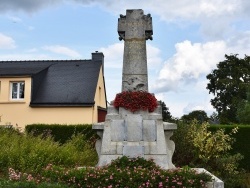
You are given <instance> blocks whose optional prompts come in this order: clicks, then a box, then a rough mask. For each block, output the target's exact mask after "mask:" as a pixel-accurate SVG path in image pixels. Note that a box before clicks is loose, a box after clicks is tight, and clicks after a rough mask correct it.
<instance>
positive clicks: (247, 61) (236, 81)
mask: <svg viewBox="0 0 250 188" xmlns="http://www.w3.org/2000/svg"><path fill="white" fill-rule="evenodd" d="M225 58H226V60H224V61H222V62H219V64H218V65H217V69H215V70H213V71H212V73H210V74H208V75H207V79H208V80H209V83H208V85H207V89H208V90H209V93H213V94H214V95H215V97H214V99H212V100H211V104H212V105H213V106H214V108H215V109H216V110H217V112H218V114H219V117H220V122H221V123H231V122H237V118H236V112H237V107H238V103H239V102H240V101H242V100H245V99H246V89H247V87H248V86H249V83H250V56H247V55H246V56H245V58H243V59H239V58H238V57H237V55H225Z"/></svg>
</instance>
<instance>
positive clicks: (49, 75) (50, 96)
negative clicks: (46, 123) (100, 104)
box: [0, 53, 103, 106]
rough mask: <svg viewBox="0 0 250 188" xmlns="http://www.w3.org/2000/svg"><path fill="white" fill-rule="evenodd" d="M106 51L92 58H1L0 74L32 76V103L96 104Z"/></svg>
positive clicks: (31, 104)
mask: <svg viewBox="0 0 250 188" xmlns="http://www.w3.org/2000/svg"><path fill="white" fill-rule="evenodd" d="M102 64H103V54H102V53H93V54H92V59H91V60H62V61H60V60H56V61H7V62H6V61H0V77H13V76H31V77H32V92H31V103H30V106H93V105H94V103H95V101H94V97H95V91H96V87H97V82H98V76H99V72H100V70H101V65H102Z"/></svg>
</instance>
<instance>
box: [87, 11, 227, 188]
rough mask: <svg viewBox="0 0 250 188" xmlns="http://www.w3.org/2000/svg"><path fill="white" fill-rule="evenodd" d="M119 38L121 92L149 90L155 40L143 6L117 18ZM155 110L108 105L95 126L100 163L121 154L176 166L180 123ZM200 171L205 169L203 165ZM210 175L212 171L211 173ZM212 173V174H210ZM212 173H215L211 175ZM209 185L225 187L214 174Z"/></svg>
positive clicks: (149, 17) (167, 166)
mask: <svg viewBox="0 0 250 188" xmlns="http://www.w3.org/2000/svg"><path fill="white" fill-rule="evenodd" d="M118 35H119V40H124V54H123V70H122V87H121V89H122V92H138V91H140V92H149V91H148V70H147V51H146V40H148V39H150V40H152V35H153V27H152V17H151V15H150V14H147V15H144V12H143V10H141V9H132V10H127V11H126V15H120V18H119V19H118ZM156 106H157V107H156V108H155V109H154V111H152V112H149V110H137V111H131V110H129V109H126V108H123V107H118V108H117V107H115V105H114V102H111V105H110V106H109V107H108V113H107V115H106V119H105V122H102V123H97V124H94V125H93V127H92V128H93V129H94V130H96V131H97V134H98V135H99V136H100V140H98V141H97V142H96V150H97V153H98V157H99V161H98V164H97V166H105V165H108V164H110V163H111V162H112V160H115V159H117V158H119V157H122V156H127V157H129V158H136V157H143V158H145V159H153V160H154V162H155V163H156V164H157V165H159V166H160V167H161V168H163V169H171V168H175V166H174V164H173V163H172V156H173V153H174V150H175V144H174V142H173V141H172V140H171V139H170V137H171V136H172V135H173V132H174V130H176V129H177V125H176V124H174V123H168V122H163V120H162V109H161V106H160V104H159V103H158V104H157V105H156ZM197 171H198V172H206V173H209V172H208V171H206V170H205V169H203V168H199V169H197ZM209 174H210V173H209ZM210 175H212V174H210ZM212 176H213V175H212ZM213 178H214V181H213V182H210V183H208V184H207V186H208V187H209V188H212V187H215V188H223V187H224V183H223V182H222V181H221V180H220V179H218V178H217V177H215V176H213Z"/></svg>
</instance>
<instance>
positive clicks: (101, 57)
mask: <svg viewBox="0 0 250 188" xmlns="http://www.w3.org/2000/svg"><path fill="white" fill-rule="evenodd" d="M92 61H96V62H99V61H101V62H102V73H103V75H104V55H103V53H102V52H98V51H95V52H94V53H92Z"/></svg>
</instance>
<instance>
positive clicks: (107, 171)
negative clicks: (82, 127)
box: [10, 157, 211, 188]
mask: <svg viewBox="0 0 250 188" xmlns="http://www.w3.org/2000/svg"><path fill="white" fill-rule="evenodd" d="M126 164H127V165H126ZM12 173H14V172H12ZM22 178H23V179H27V175H26V176H23V177H22ZM32 178H33V179H32V181H35V182H49V183H53V182H58V183H60V184H64V185H65V184H66V185H67V186H68V187H94V188H95V187H124V188H125V187H176V188H177V187H199V188H200V187H205V184H206V182H208V181H211V176H210V175H208V174H205V173H200V174H197V173H196V172H195V171H194V170H191V169H190V168H187V167H186V168H184V169H174V170H162V169H161V168H160V167H158V166H157V165H156V164H154V162H153V161H147V160H145V159H143V158H136V159H128V158H127V157H122V158H119V159H117V160H115V161H113V162H112V163H111V165H109V166H105V167H103V168H82V169H70V170H69V169H65V168H60V167H57V166H53V165H50V166H48V167H47V168H46V169H44V170H43V171H42V173H41V174H40V175H39V176H36V177H32ZM10 179H11V178H10ZM13 181H16V180H15V179H14V180H13Z"/></svg>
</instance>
